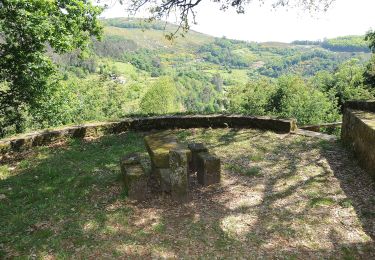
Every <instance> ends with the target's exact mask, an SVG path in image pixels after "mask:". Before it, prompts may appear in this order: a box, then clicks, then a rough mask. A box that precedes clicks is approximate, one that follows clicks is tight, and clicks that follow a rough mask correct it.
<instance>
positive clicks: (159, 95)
mask: <svg viewBox="0 0 375 260" xmlns="http://www.w3.org/2000/svg"><path fill="white" fill-rule="evenodd" d="M140 110H141V112H142V113H145V114H167V113H173V112H177V111H179V110H180V106H179V103H178V100H177V91H176V86H175V84H174V82H173V80H172V79H171V78H168V77H163V78H160V79H158V80H157V81H156V82H155V83H154V84H153V85H152V86H151V87H150V89H149V90H148V91H147V93H146V94H145V95H144V96H143V98H142V100H141V102H140Z"/></svg>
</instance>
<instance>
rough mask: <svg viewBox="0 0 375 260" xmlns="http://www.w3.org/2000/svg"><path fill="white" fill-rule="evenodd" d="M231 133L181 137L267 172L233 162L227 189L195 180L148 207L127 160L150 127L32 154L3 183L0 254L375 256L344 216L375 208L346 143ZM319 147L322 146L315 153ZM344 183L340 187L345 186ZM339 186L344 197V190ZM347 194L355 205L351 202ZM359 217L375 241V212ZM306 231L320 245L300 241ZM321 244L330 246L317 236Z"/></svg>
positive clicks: (225, 160) (209, 132)
mask: <svg viewBox="0 0 375 260" xmlns="http://www.w3.org/2000/svg"><path fill="white" fill-rule="evenodd" d="M189 131H190V130H189ZM191 131H194V130H191ZM215 131H218V132H216V133H215ZM227 131H228V132H226V131H219V130H202V133H197V134H196V135H190V134H189V133H190V132H188V134H186V132H185V134H182V135H185V137H184V136H182V137H184V138H185V140H193V139H198V140H203V141H206V142H207V144H208V145H209V146H210V148H211V149H212V150H213V151H214V152H217V154H218V155H219V156H220V157H221V159H222V161H223V166H224V165H225V164H227V163H234V164H238V165H240V166H241V167H245V168H246V167H251V166H252V165H259V167H260V168H261V172H260V173H259V174H258V175H254V176H248V175H246V174H244V173H243V172H241V171H238V170H237V169H225V168H224V180H223V183H222V184H221V185H214V186H210V187H200V186H199V185H197V184H196V183H193V184H192V186H191V195H192V199H191V200H190V201H189V202H188V203H185V204H179V203H174V202H172V201H170V199H169V198H168V197H166V198H153V199H150V200H148V201H145V202H139V203H137V202H131V201H128V200H127V199H126V196H124V194H123V189H122V183H121V180H120V174H119V167H118V161H119V158H120V157H121V156H122V155H123V154H125V153H127V152H142V153H145V149H144V146H143V140H142V134H136V133H126V134H124V135H120V136H109V137H103V138H100V139H98V140H94V141H92V142H89V143H85V142H81V141H73V142H71V143H70V144H69V145H68V146H67V147H65V148H57V149H54V150H51V149H44V148H41V149H40V150H39V152H38V153H36V154H35V157H34V158H28V159H26V160H23V161H21V163H20V164H19V165H17V167H16V171H17V172H16V173H15V174H14V175H13V176H10V177H8V178H6V179H5V180H1V181H0V194H4V195H5V196H6V199H5V200H1V201H0V203H1V204H0V218H1V219H2V220H4V221H1V223H0V244H1V247H0V250H1V252H2V255H0V256H2V257H5V258H12V257H14V256H17V255H19V256H33V255H35V256H37V257H40V258H43V257H48V256H54V257H61V258H64V257H65V258H140V259H144V258H160V257H166V258H168V257H176V258H180V257H188V258H198V257H203V258H204V257H206V258H213V257H216V258H264V257H270V258H275V257H279V258H288V257H289V258H290V257H292V258H306V257H310V258H319V257H323V258H327V257H337V258H340V257H354V258H357V257H362V258H366V257H367V258H368V257H370V256H373V255H374V250H373V248H374V244H373V241H370V240H367V241H366V240H365V239H359V238H358V239H357V240H355V239H354V240H353V241H352V240H350V239H348V237H347V236H348V235H351V234H352V233H353V234H355V232H354V231H356V230H359V228H358V227H357V226H355V223H354V224H353V223H345V219H353V218H354V217H355V216H354V215H353V214H351V211H350V209H351V207H354V209H355V210H356V211H357V213H358V212H359V211H358V209H357V207H361V205H363V204H364V203H365V204H366V205H367V207H368V208H369V209H370V210H373V209H374V206H371V205H370V203H369V202H368V201H362V200H364V199H365V197H366V196H369V195H371V194H372V193H371V190H369V188H368V187H369V186H368V185H370V184H369V183H368V182H367V183H366V182H361V183H359V184H358V186H356V185H354V186H353V183H352V181H351V179H350V178H349V176H351V175H350V173H351V172H352V171H354V172H355V171H358V167H357V166H355V165H353V166H351V167H353V168H350V169H351V171H348V172H347V169H348V166H347V165H346V164H347V163H349V162H347V158H346V157H345V153H344V152H342V151H341V148H340V147H338V146H337V145H336V144H326V143H320V142H319V141H312V139H308V138H300V139H298V138H296V137H293V136H286V137H285V138H284V137H283V138H279V137H281V136H278V135H273V134H270V133H266V132H260V131H252V130H249V131H248V132H246V131H237V130H236V131H234V130H227ZM181 133H184V131H181ZM264 139H267V140H264ZM250 148H252V149H250ZM314 149H315V150H316V151H317V152H316V153H314V152H311V151H313V150H314ZM254 151H255V152H259V154H261V156H262V157H261V160H254V161H251V158H252V157H251V156H250V155H251V153H253V152H254ZM249 158H250V159H249ZM249 160H250V161H249ZM242 164H243V165H242ZM310 171H311V172H310ZM337 180H339V184H341V185H339V186H337V185H338V183H337ZM335 185H336V186H335ZM344 186H345V187H344ZM340 187H341V188H342V190H343V191H344V193H343V194H338V193H339V190H340V189H338V188H340ZM347 187H349V188H347ZM356 189H365V190H366V194H364V195H362V196H361V197H360V198H361V200H359V199H358V198H357V195H356V194H354V195H353V194H352V193H355V191H356ZM346 197H348V198H349V199H350V200H352V201H353V203H352V204H349V205H346V204H345V203H344V202H347V201H348V200H347V198H346ZM342 203H343V204H342ZM341 204H342V205H343V206H342V205H341ZM358 205H359V206H358ZM372 205H374V203H373V204H372ZM341 207H343V208H344V210H342V209H341ZM345 207H347V208H345ZM346 209H347V210H346ZM335 212H339V213H345V214H349V215H344V216H338V219H337V220H338V221H343V222H344V224H340V225H336V224H334V223H332V221H333V220H334V217H332V216H333V215H332V214H335ZM360 212H363V211H360ZM359 220H360V222H361V223H362V224H363V223H367V224H363V225H362V226H363V229H364V232H365V234H364V235H366V234H367V235H368V236H370V237H371V236H372V235H371V232H373V229H374V227H371V225H370V224H371V223H370V222H369V221H370V220H371V218H369V216H368V214H367V215H365V216H362V217H359ZM342 225H344V226H342ZM353 225H354V226H353ZM314 229H316V230H314ZM320 229H321V230H320ZM351 229H353V232H351V231H350V230H351ZM349 231H350V232H349ZM362 235H363V234H362ZM317 236H321V237H317ZM304 238H308V239H310V240H311V241H312V242H311V241H310V242H309V241H307V242H306V243H300V242H299V241H301V240H304ZM319 240H322V242H321V243H317V242H316V241H319ZM308 242H309V243H308Z"/></svg>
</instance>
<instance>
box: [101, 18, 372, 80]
mask: <svg viewBox="0 0 375 260" xmlns="http://www.w3.org/2000/svg"><path fill="white" fill-rule="evenodd" d="M103 23H104V24H105V37H104V40H103V41H102V42H96V43H95V45H94V51H95V53H96V54H97V55H98V56H99V57H108V58H111V59H114V60H117V61H124V60H125V61H128V62H130V63H132V64H133V65H135V66H136V67H138V68H140V69H145V67H149V71H152V68H151V67H152V61H146V60H147V59H150V58H151V59H158V60H159V62H160V63H161V64H163V65H165V67H172V68H179V69H183V68H184V67H187V66H189V67H191V66H193V67H195V68H198V69H200V70H205V71H214V70H217V69H218V68H220V69H225V70H228V69H231V70H233V69H235V70H242V71H243V73H240V74H241V75H242V76H243V77H241V78H243V79H244V81H245V80H246V79H245V78H246V77H248V76H250V77H251V76H256V75H263V76H268V77H273V78H276V77H279V76H280V75H282V74H285V73H296V74H301V75H302V76H312V75H314V74H315V73H316V72H317V71H319V70H333V69H335V67H336V66H337V64H339V63H341V62H343V61H345V60H347V59H351V58H358V59H359V60H363V61H366V60H367V59H368V58H369V56H370V54H369V49H368V48H367V47H366V42H365V41H364V40H363V38H364V37H362V36H345V37H338V38H335V39H328V40H324V41H316V42H312V41H295V42H292V43H281V42H264V43H256V42H245V41H238V40H231V39H226V38H215V37H212V36H210V35H206V34H203V33H199V32H196V31H192V30H191V31H189V32H188V33H187V34H186V35H185V37H178V38H177V39H176V40H174V41H172V42H171V41H169V40H167V39H166V38H165V35H166V34H168V33H170V32H174V31H176V30H177V26H176V25H173V24H170V23H165V22H160V21H155V22H152V23H148V22H145V21H144V20H142V19H134V18H133V19H129V18H112V19H105V20H103ZM141 63H150V64H151V65H150V66H143V65H142V64H141ZM245 70H246V71H245ZM154 74H155V73H154ZM156 74H158V73H156ZM156 74H155V75H156ZM246 75H247V76H246ZM245 76H246V77H245Z"/></svg>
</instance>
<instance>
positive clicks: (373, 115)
mask: <svg viewBox="0 0 375 260" xmlns="http://www.w3.org/2000/svg"><path fill="white" fill-rule="evenodd" d="M341 139H342V141H343V142H344V143H345V144H346V145H348V146H349V147H350V148H351V149H352V150H353V151H354V154H355V156H356V157H357V158H358V161H359V163H360V165H361V166H362V168H364V169H365V170H366V171H367V172H369V174H370V175H371V176H372V177H373V178H375V102H373V101H370V102H364V101H351V102H347V103H346V104H345V108H344V114H343V124H342V131H341Z"/></svg>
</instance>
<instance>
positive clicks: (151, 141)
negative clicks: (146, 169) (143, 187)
mask: <svg viewBox="0 0 375 260" xmlns="http://www.w3.org/2000/svg"><path fill="white" fill-rule="evenodd" d="M144 141H145V145H146V148H147V151H148V153H149V155H150V158H151V164H152V167H153V168H164V169H165V168H169V151H170V150H171V149H173V148H176V147H177V146H178V143H177V138H176V137H174V136H172V135H170V134H168V133H165V132H161V133H157V134H152V135H148V136H146V137H145V138H144Z"/></svg>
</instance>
